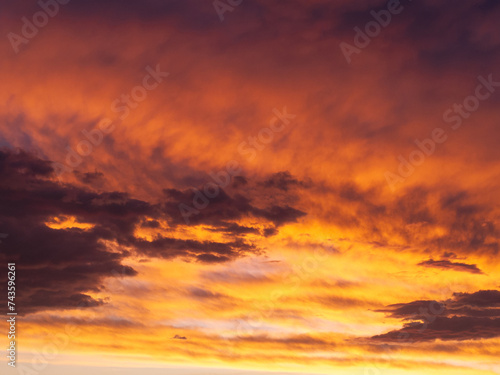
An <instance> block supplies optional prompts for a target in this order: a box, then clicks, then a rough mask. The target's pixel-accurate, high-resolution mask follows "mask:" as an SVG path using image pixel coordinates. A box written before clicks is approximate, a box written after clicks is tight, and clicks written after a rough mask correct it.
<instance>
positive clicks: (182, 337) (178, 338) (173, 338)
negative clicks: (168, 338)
mask: <svg viewBox="0 0 500 375" xmlns="http://www.w3.org/2000/svg"><path fill="white" fill-rule="evenodd" d="M172 340H187V337H185V336H179V335H175V336H174V337H172Z"/></svg>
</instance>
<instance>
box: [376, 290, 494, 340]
mask: <svg viewBox="0 0 500 375" xmlns="http://www.w3.org/2000/svg"><path fill="white" fill-rule="evenodd" d="M498 307H500V291H498V290H480V291H477V292H475V293H454V294H453V297H452V298H451V299H449V300H447V301H442V302H437V301H413V302H410V303H402V304H394V305H390V306H388V307H387V308H386V309H383V310H377V311H379V312H385V313H386V314H387V315H388V316H390V317H393V318H399V319H402V320H404V321H410V322H409V323H406V324H405V325H404V327H403V328H402V329H399V330H395V331H391V332H388V333H384V334H381V335H377V336H373V337H372V338H371V339H372V340H376V341H388V342H399V343H404V342H416V341H434V340H437V339H440V340H458V341H462V340H479V339H482V338H493V337H499V336H500V308H498Z"/></svg>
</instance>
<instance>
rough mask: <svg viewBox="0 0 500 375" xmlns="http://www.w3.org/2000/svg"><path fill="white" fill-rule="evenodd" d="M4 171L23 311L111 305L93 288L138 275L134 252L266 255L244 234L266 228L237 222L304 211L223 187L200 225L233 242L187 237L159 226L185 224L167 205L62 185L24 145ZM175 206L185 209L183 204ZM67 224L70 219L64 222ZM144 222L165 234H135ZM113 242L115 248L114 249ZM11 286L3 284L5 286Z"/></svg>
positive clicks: (2, 191) (280, 220) (9, 256)
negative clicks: (259, 203) (263, 204)
mask: <svg viewBox="0 0 500 375" xmlns="http://www.w3.org/2000/svg"><path fill="white" fill-rule="evenodd" d="M0 173H1V174H2V180H1V181H0V228H1V230H2V232H5V233H8V234H9V235H8V237H6V238H2V242H3V243H2V252H1V253H0V258H1V259H2V260H4V261H9V262H16V264H17V270H18V273H19V276H18V278H17V283H18V290H19V292H18V295H17V297H18V299H19V305H20V306H22V307H20V308H19V312H20V313H23V314H26V313H30V312H34V311H40V310H49V309H74V308H85V307H97V306H99V305H102V304H103V303H106V301H105V300H96V299H93V298H92V297H91V296H90V292H98V291H101V290H102V288H103V286H102V285H103V280H104V278H107V277H130V276H134V275H136V274H137V272H136V271H135V270H134V269H133V268H131V267H128V266H124V265H123V264H122V261H123V260H124V259H125V258H126V257H128V256H130V255H131V254H132V253H135V254H138V255H142V256H146V257H149V258H163V259H173V258H181V259H184V260H186V261H191V260H194V261H198V262H201V263H221V262H227V261H230V260H232V259H236V258H238V257H243V256H247V255H248V254H259V253H260V252H261V250H260V249H258V248H256V246H255V245H253V244H252V243H251V242H250V241H248V240H247V239H246V237H245V236H246V235H257V236H258V235H260V230H259V229H258V228H253V227H247V226H243V225H239V224H238V223H237V222H236V221H237V220H238V219H240V218H243V217H247V216H252V217H254V218H258V219H260V220H261V221H264V222H265V223H267V224H268V225H272V227H271V228H272V230H275V229H274V227H275V226H280V225H283V224H285V223H289V222H293V221H295V220H297V218H299V217H301V216H303V215H304V213H303V212H301V211H299V210H297V209H294V208H292V207H289V206H286V205H285V206H277V205H274V206H270V207H269V208H258V207H255V206H253V205H252V204H251V200H250V199H249V198H245V197H244V196H243V195H241V194H237V195H235V196H234V197H230V196H229V195H227V194H226V193H225V192H224V191H221V195H220V197H218V199H215V200H214V201H213V202H212V203H211V206H212V207H209V208H207V210H206V211H205V212H203V213H202V214H201V215H200V219H199V221H198V223H199V224H203V225H205V226H207V225H208V228H210V230H217V231H220V232H222V233H224V234H225V235H226V237H228V240H227V241H226V242H215V241H197V240H186V239H179V238H175V237H173V236H169V235H168V234H169V230H162V228H161V226H160V221H161V220H164V221H166V222H168V223H169V224H171V225H172V224H174V225H177V226H179V225H186V224H185V223H184V222H182V221H180V222H179V221H177V222H175V221H172V215H170V217H169V216H166V215H165V212H167V213H168V212H169V211H168V209H169V208H170V206H169V205H168V202H167V204H166V205H161V204H151V203H148V202H145V201H141V200H137V199H133V198H131V197H130V196H129V195H127V194H125V193H121V192H100V193H98V192H93V191H90V190H87V189H85V188H81V187H76V186H73V185H70V184H61V183H59V182H56V180H55V176H54V170H53V169H52V164H51V163H50V162H48V161H45V160H42V159H40V158H38V157H36V156H34V155H32V154H29V153H26V152H24V151H22V150H18V151H12V150H3V151H0ZM75 175H76V176H77V177H80V180H81V181H82V180H85V179H89V182H92V181H93V180H94V179H95V178H97V179H101V178H102V177H103V176H101V174H95V173H94V174H86V173H83V174H82V173H78V172H77V173H75ZM167 196H168V197H170V198H171V199H176V198H177V199H184V198H186V197H190V196H189V195H186V194H185V193H183V192H180V191H177V190H169V191H167ZM173 207H174V209H175V210H178V207H177V205H174V206H173ZM165 208H167V209H166V210H165ZM176 213H178V211H177V212H176ZM172 214H173V213H172ZM70 219H71V220H70ZM65 222H68V223H71V224H67V225H63V224H64V223H65ZM58 225H59V226H58ZM138 227H143V228H150V229H153V230H156V231H160V233H161V234H157V235H156V236H155V237H154V238H153V239H152V240H150V241H147V240H145V239H142V238H137V237H135V234H134V233H135V230H136V228H138ZM264 234H268V233H264ZM109 243H113V244H114V245H115V246H113V249H111V248H110V247H108V244H109ZM5 285H6V284H3V285H2V286H1V287H0V288H2V290H4V289H5Z"/></svg>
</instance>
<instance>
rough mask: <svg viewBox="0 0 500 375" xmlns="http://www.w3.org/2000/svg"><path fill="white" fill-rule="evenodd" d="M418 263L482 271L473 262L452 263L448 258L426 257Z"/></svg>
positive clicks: (436, 266) (428, 265)
mask: <svg viewBox="0 0 500 375" xmlns="http://www.w3.org/2000/svg"><path fill="white" fill-rule="evenodd" d="M418 265H419V266H425V267H433V268H442V269H451V270H455V271H462V272H470V273H476V274H483V271H481V270H480V269H479V268H478V267H477V266H476V265H475V264H466V263H458V262H457V263H454V262H450V261H449V260H433V259H428V260H426V261H423V262H420V263H419V264H418Z"/></svg>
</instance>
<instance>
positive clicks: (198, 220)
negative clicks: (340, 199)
mask: <svg viewBox="0 0 500 375" xmlns="http://www.w3.org/2000/svg"><path fill="white" fill-rule="evenodd" d="M278 175H280V176H281V178H278V181H279V182H276V181H275V178H276V175H274V177H271V179H267V180H265V181H263V182H259V181H257V182H256V183H254V184H252V185H251V186H250V184H249V182H248V180H246V179H245V183H244V184H243V185H244V186H245V190H244V191H243V190H241V189H238V188H239V187H241V186H242V185H238V187H237V188H233V187H228V189H227V191H226V190H224V189H222V188H220V189H219V192H218V194H217V195H216V196H215V197H213V198H210V197H208V196H207V195H206V194H203V193H202V192H203V191H204V189H203V186H201V187H199V188H197V189H195V188H192V189H188V190H184V191H181V190H178V189H164V191H163V192H164V194H165V196H166V202H164V204H163V209H164V212H165V213H166V214H167V215H169V217H170V218H171V221H172V223H173V224H174V225H185V224H186V219H185V218H186V217H187V218H188V222H189V224H190V225H202V224H205V225H210V226H212V227H213V228H215V229H217V230H220V231H222V232H228V233H233V234H242V233H245V232H246V233H257V229H256V228H250V227H242V226H240V225H235V224H234V221H238V220H240V219H242V218H248V217H250V218H256V219H260V220H264V221H267V222H269V224H272V225H273V226H274V227H280V226H282V225H284V224H288V223H294V222H296V221H297V220H298V219H300V218H301V217H303V216H305V215H306V213H305V212H303V211H300V210H299V209H296V208H294V207H291V206H290V202H292V201H294V198H293V197H291V196H290V195H288V196H286V195H285V196H281V195H280V196H273V195H272V194H271V192H270V191H269V190H271V189H272V188H275V187H277V188H278V189H282V188H283V187H284V186H288V185H289V184H290V182H289V179H291V180H293V178H292V177H291V176H289V175H288V174H287V173H283V174H278ZM283 176H289V177H283ZM273 178H274V179H273ZM282 178H285V181H288V182H283V181H282ZM269 181H274V182H273V183H272V184H270V182H269ZM276 184H278V185H276ZM207 185H208V184H207ZM207 185H205V186H207ZM263 196H264V197H270V198H271V201H270V204H269V203H268V202H267V201H265V200H264V199H263V198H262V197H263ZM257 202H258V203H257ZM276 202H278V203H279V204H276ZM273 203H274V204H273ZM265 204H268V205H267V206H264V207H262V205H265ZM181 205H182V206H183V207H184V210H186V208H188V210H195V212H194V213H192V214H191V212H187V214H185V215H184V216H183V213H182V212H181V209H180V206H181ZM232 222H233V223H232ZM273 233H275V231H274V230H273V229H267V230H265V235H270V234H273Z"/></svg>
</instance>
